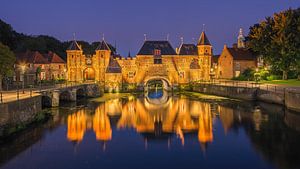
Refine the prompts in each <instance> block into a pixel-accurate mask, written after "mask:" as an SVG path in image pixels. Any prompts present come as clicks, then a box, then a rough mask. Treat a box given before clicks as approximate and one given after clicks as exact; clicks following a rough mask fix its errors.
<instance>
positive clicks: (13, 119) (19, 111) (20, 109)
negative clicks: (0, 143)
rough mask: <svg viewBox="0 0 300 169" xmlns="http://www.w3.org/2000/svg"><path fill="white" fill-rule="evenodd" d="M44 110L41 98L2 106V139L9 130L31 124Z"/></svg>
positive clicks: (0, 131)
mask: <svg viewBox="0 0 300 169" xmlns="http://www.w3.org/2000/svg"><path fill="white" fill-rule="evenodd" d="M41 110H42V99H41V96H40V95H39V96H34V97H31V98H26V99H21V100H19V101H13V102H8V103H2V104H0V137H1V136H4V135H5V134H6V132H7V131H6V130H7V129H8V128H14V127H17V126H19V125H22V124H24V125H25V124H28V123H31V122H32V121H33V120H34V118H35V116H36V115H37V113H38V112H40V111H41Z"/></svg>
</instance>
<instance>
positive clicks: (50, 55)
mask: <svg viewBox="0 0 300 169" xmlns="http://www.w3.org/2000/svg"><path fill="white" fill-rule="evenodd" d="M44 56H45V58H47V59H48V62H50V63H66V62H65V61H64V60H63V59H62V58H61V57H60V56H58V55H57V54H56V53H54V52H51V51H49V52H48V53H47V54H45V55H44Z"/></svg>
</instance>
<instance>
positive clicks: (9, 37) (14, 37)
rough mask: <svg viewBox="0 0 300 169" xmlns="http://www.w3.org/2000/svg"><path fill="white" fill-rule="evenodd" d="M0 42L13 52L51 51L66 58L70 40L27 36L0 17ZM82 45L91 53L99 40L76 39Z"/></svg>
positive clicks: (85, 51)
mask: <svg viewBox="0 0 300 169" xmlns="http://www.w3.org/2000/svg"><path fill="white" fill-rule="evenodd" d="M0 42H2V43H3V44H4V45H7V46H8V47H9V48H10V49H11V50H13V51H15V52H26V51H27V50H31V51H39V52H40V53H42V54H44V53H48V51H53V52H55V53H57V54H58V55H59V56H61V57H62V58H63V59H64V60H66V49H67V48H68V47H69V45H70V43H71V41H66V42H61V41H59V40H58V39H56V38H54V37H51V36H47V35H38V36H29V35H25V34H22V33H18V32H16V31H14V30H13V28H12V27H11V26H10V25H9V24H7V23H5V22H3V21H2V20H1V19H0ZM77 42H78V43H79V45H81V46H82V48H83V51H84V53H86V54H93V53H94V52H95V49H96V48H97V46H98V45H99V43H100V42H93V43H91V44H90V43H88V42H85V41H77ZM108 45H109V47H110V49H111V50H112V51H116V49H115V47H113V46H112V45H110V44H108Z"/></svg>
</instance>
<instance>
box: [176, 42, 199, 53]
mask: <svg viewBox="0 0 300 169" xmlns="http://www.w3.org/2000/svg"><path fill="white" fill-rule="evenodd" d="M179 55H198V49H197V47H196V45H194V44H182V45H181V46H180V48H179Z"/></svg>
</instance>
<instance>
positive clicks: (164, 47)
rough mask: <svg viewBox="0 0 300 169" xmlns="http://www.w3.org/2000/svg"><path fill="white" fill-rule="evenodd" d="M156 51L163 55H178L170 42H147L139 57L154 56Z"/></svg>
mask: <svg viewBox="0 0 300 169" xmlns="http://www.w3.org/2000/svg"><path fill="white" fill-rule="evenodd" d="M155 49H157V50H160V52H161V55H176V52H175V50H174V49H173V47H172V46H171V44H170V43H169V42H168V41H145V42H144V44H143V46H142V48H141V49H140V51H139V52H138V55H153V54H154V50H155Z"/></svg>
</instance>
